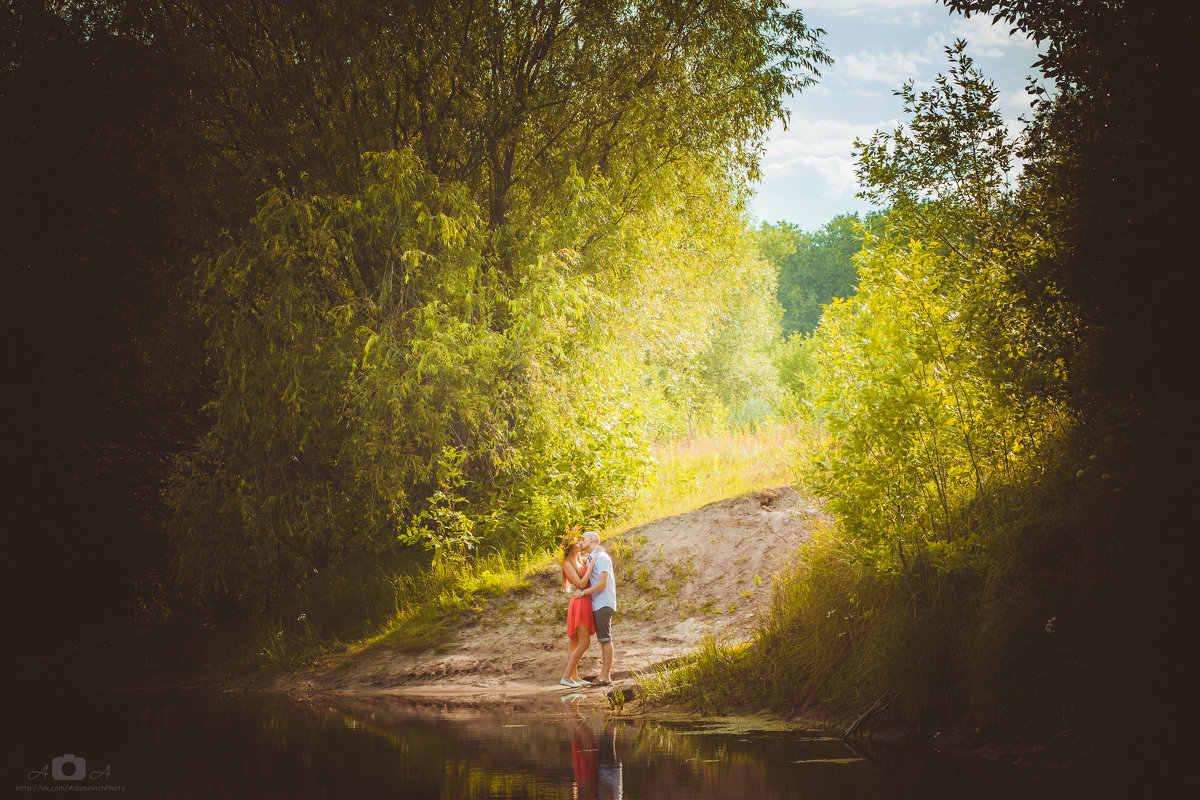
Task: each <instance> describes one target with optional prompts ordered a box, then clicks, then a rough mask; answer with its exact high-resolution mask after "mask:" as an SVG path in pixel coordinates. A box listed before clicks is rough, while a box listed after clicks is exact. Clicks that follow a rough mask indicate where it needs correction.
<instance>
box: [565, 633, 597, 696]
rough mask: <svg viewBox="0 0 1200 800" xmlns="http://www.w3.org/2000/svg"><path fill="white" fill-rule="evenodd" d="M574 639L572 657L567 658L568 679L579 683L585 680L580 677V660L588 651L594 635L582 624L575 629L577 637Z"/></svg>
mask: <svg viewBox="0 0 1200 800" xmlns="http://www.w3.org/2000/svg"><path fill="white" fill-rule="evenodd" d="M576 640H578V641H576ZM572 641H573V642H575V645H574V647H573V648H572V649H571V655H570V657H569V658H568V659H567V680H570V681H575V682H576V683H579V681H581V680H583V679H582V678H580V677H579V661H580V659H582V658H583V654H584V653H586V652H587V649H588V647H589V646H590V645H591V643H592V637H591V634H590V633H588V629H587V628H586V627H584V626H583V625H580V626H579V627H578V628H576V629H575V638H574V639H572Z"/></svg>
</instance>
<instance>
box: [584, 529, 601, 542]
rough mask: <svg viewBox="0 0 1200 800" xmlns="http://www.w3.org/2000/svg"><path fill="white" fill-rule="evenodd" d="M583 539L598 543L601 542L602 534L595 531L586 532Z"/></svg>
mask: <svg viewBox="0 0 1200 800" xmlns="http://www.w3.org/2000/svg"><path fill="white" fill-rule="evenodd" d="M583 538H584V539H589V540H591V541H594V542H598V541H600V534H598V533H596V532H595V531H584V532H583Z"/></svg>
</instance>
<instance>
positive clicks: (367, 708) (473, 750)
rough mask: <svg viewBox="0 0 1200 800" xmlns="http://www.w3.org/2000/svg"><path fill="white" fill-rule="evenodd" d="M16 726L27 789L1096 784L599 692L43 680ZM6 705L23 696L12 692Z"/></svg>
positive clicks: (858, 794)
mask: <svg viewBox="0 0 1200 800" xmlns="http://www.w3.org/2000/svg"><path fill="white" fill-rule="evenodd" d="M14 705H15V712H16V713H15V716H10V730H13V731H15V732H17V734H18V737H17V739H18V741H17V746H16V748H15V749H10V750H9V753H8V756H10V757H11V760H12V766H11V767H10V769H9V770H8V774H6V776H5V780H6V782H8V785H9V787H14V789H15V792H16V794H17V795H18V796H20V795H22V794H41V793H46V792H60V791H70V792H72V793H75V792H87V793H89V794H108V795H119V796H122V797H151V798H226V797H253V798H257V797H265V798H273V797H279V798H315V797H320V798H341V797H346V798H357V797H364V798H366V797H390V798H401V800H420V799H421V798H443V799H445V800H451V799H454V798H581V799H583V798H688V800H691V799H692V798H711V800H723V799H724V798H729V799H730V800H734V798H737V799H738V800H740V799H741V798H804V800H814V799H816V798H861V799H862V800H882V799H883V798H942V797H945V798H1021V800H1033V798H1042V797H1044V798H1055V800H1060V798H1069V797H1095V796H1097V795H1100V794H1104V792H1100V791H1098V786H1097V785H1095V782H1092V781H1086V780H1084V779H1082V778H1078V777H1076V778H1071V779H1063V778H1061V777H1057V778H1051V777H1044V776H1043V777H1038V776H1030V775H1027V774H1022V773H1017V772H1014V771H1008V770H1004V769H1000V768H997V767H994V766H990V765H985V764H981V763H977V762H973V761H968V760H956V759H951V758H948V757H944V756H941V755H939V754H937V753H933V752H930V751H927V750H920V749H911V748H910V749H899V750H896V749H893V750H877V751H874V752H872V753H870V754H867V753H861V752H858V751H856V750H854V749H852V748H851V747H850V746H848V745H846V744H843V743H842V742H840V741H838V740H836V739H830V738H827V737H824V736H822V735H820V734H817V733H807V734H806V733H797V732H787V733H780V732H745V731H739V732H728V731H726V732H713V731H712V730H700V729H697V728H695V727H694V726H693V727H691V728H689V727H687V726H679V725H671V724H664V723H656V722H652V721H634V722H629V721H621V720H614V719H612V718H610V717H609V716H607V715H606V714H605V713H603V710H602V709H601V708H599V707H597V706H594V705H589V701H588V700H586V699H585V700H582V701H578V700H574V701H573V699H572V698H570V697H567V698H565V699H564V698H562V697H560V696H558V695H557V693H554V694H552V695H547V697H546V698H544V699H538V700H535V701H531V702H523V703H521V704H514V705H512V706H511V707H507V708H501V709H497V708H492V709H478V708H453V707H448V706H445V705H439V704H433V703H427V704H424V705H417V704H414V703H413V702H412V701H404V700H399V699H396V698H386V697H367V698H361V697H360V698H353V699H347V700H345V701H341V700H339V701H337V702H336V703H334V702H319V703H316V704H296V703H293V702H291V701H289V700H287V699H285V698H280V697H272V696H261V695H246V694H228V693H227V694H208V693H204V694H201V693H195V694H189V693H173V694H164V693H149V692H104V693H73V692H61V693H50V694H45V695H43V694H40V693H30V694H28V695H26V696H23V697H17V698H16V702H15V704H14ZM10 710H13V709H12V707H10Z"/></svg>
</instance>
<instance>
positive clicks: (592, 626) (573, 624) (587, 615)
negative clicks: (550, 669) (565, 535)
mask: <svg viewBox="0 0 1200 800" xmlns="http://www.w3.org/2000/svg"><path fill="white" fill-rule="evenodd" d="M566 574H567V571H566V569H565V568H564V569H563V575H564V576H565V575H566ZM568 585H573V584H568ZM580 625H583V626H584V627H585V628H587V629H588V630H589V631H590V632H591V633H593V634H594V633H595V632H596V620H595V618H594V617H593V616H592V598H590V597H572V598H571V602H570V603H569V604H568V605H567V638H570V637H572V636H574V635H575V629H576V628H577V627H579V626H580Z"/></svg>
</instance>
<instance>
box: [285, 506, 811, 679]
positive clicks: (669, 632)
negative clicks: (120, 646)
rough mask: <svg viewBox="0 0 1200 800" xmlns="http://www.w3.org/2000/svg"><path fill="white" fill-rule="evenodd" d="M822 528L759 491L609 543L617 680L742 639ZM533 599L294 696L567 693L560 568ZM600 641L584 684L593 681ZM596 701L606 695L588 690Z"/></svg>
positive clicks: (520, 599)
mask: <svg viewBox="0 0 1200 800" xmlns="http://www.w3.org/2000/svg"><path fill="white" fill-rule="evenodd" d="M824 519H825V516H824V514H823V513H822V511H821V510H820V509H819V508H818V507H817V505H816V503H815V502H814V501H813V500H812V499H811V498H808V497H805V496H803V495H799V494H797V493H796V492H794V491H793V490H791V489H789V488H779V489H772V490H765V491H760V492H755V493H753V494H749V495H744V496H742V497H736V498H733V499H730V500H724V501H721V502H717V503H712V504H710V505H707V506H705V507H703V508H700V509H696V510H694V511H689V512H687V513H685V514H680V515H678V516H675V517H669V518H666V519H661V520H657V521H655V522H651V523H648V524H646V525H642V526H640V527H637V528H633V529H631V530H628V531H626V532H624V533H622V534H619V535H617V536H614V537H612V538H610V539H608V540H606V541H605V543H604V546H605V547H606V548H607V550H608V551H609V553H610V554H611V555H612V557H613V564H614V570H615V573H616V579H617V605H618V612H617V615H616V616H615V617H614V621H613V642H614V646H615V651H616V658H615V661H614V666H613V678H614V680H615V681H616V682H617V684H618V686H620V685H621V684H623V683H628V682H629V680H630V675H631V674H632V672H633V671H636V670H644V669H647V668H648V667H650V666H651V665H654V664H657V663H661V662H663V661H666V660H668V659H671V658H675V657H677V656H680V655H683V654H684V653H686V652H687V650H688V649H689V647H690V646H692V645H694V644H695V643H696V642H697V641H699V640H700V638H701V637H702V636H703V635H704V634H705V633H706V632H709V631H711V632H714V633H716V634H717V635H719V636H721V637H741V636H745V635H747V634H748V632H749V630H750V629H751V627H752V626H753V622H754V618H755V613H756V612H757V611H758V610H759V609H760V608H762V606H763V605H764V604H765V603H766V602H767V600H768V599H769V597H770V586H771V582H772V578H773V575H774V573H776V572H777V571H779V570H780V569H782V568H783V567H784V566H785V565H786V563H787V561H788V559H789V557H790V555H791V554H792V553H793V552H795V551H796V550H797V549H798V548H799V547H800V546H801V545H803V544H804V543H805V542H806V541H807V540H808V538H809V536H810V535H811V533H812V530H813V529H814V527H815V526H816V525H817V524H819V522H821V521H822V520H824ZM531 584H532V588H531V590H528V591H525V592H520V593H515V594H510V595H507V596H504V597H499V598H495V599H493V600H492V601H490V603H489V604H488V605H487V606H486V607H485V608H484V610H483V611H482V612H481V613H479V614H477V615H474V617H473V618H467V619H464V620H463V621H461V623H460V625H459V627H458V630H457V633H456V635H455V636H454V637H453V639H452V640H451V641H449V642H446V643H443V644H442V645H441V646H439V647H437V648H435V649H433V650H428V651H425V652H418V653H411V652H402V651H401V650H393V649H377V650H373V651H370V652H367V653H364V654H361V655H360V656H358V657H356V658H355V659H352V660H351V661H350V662H346V663H342V664H340V665H339V666H336V667H333V668H329V669H325V670H318V671H316V672H313V673H310V674H307V675H303V676H293V677H290V678H288V679H287V680H286V681H285V683H284V685H283V686H281V687H280V688H283V689H285V690H287V691H289V692H291V693H293V694H299V695H313V694H342V693H378V692H383V693H387V694H404V695H409V696H413V697H416V696H426V697H445V698H451V697H458V698H467V697H470V698H475V699H478V700H481V701H482V700H486V699H488V698H499V697H508V698H512V697H517V696H522V695H525V696H528V695H532V694H535V693H541V692H543V691H559V692H561V691H562V687H560V686H558V679H559V677H561V675H562V670H563V665H564V663H565V661H566V646H567V638H566V630H565V620H566V606H567V599H566V596H565V595H564V594H563V593H562V592H561V590H560V588H559V586H560V584H559V573H558V569H557V567H551V568H550V569H548V570H545V571H543V572H540V573H538V574H537V575H535V576H533V577H532V579H531ZM599 657H600V647H599V645H598V644H597V643H596V641H595V639H594V638H593V640H592V646H591V647H590V648H589V649H588V651H587V653H586V654H585V655H584V658H583V662H582V663H581V665H580V674H581V675H584V676H591V675H595V673H596V672H597V671H598V665H599ZM593 691H597V692H598V691H599V690H593Z"/></svg>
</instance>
